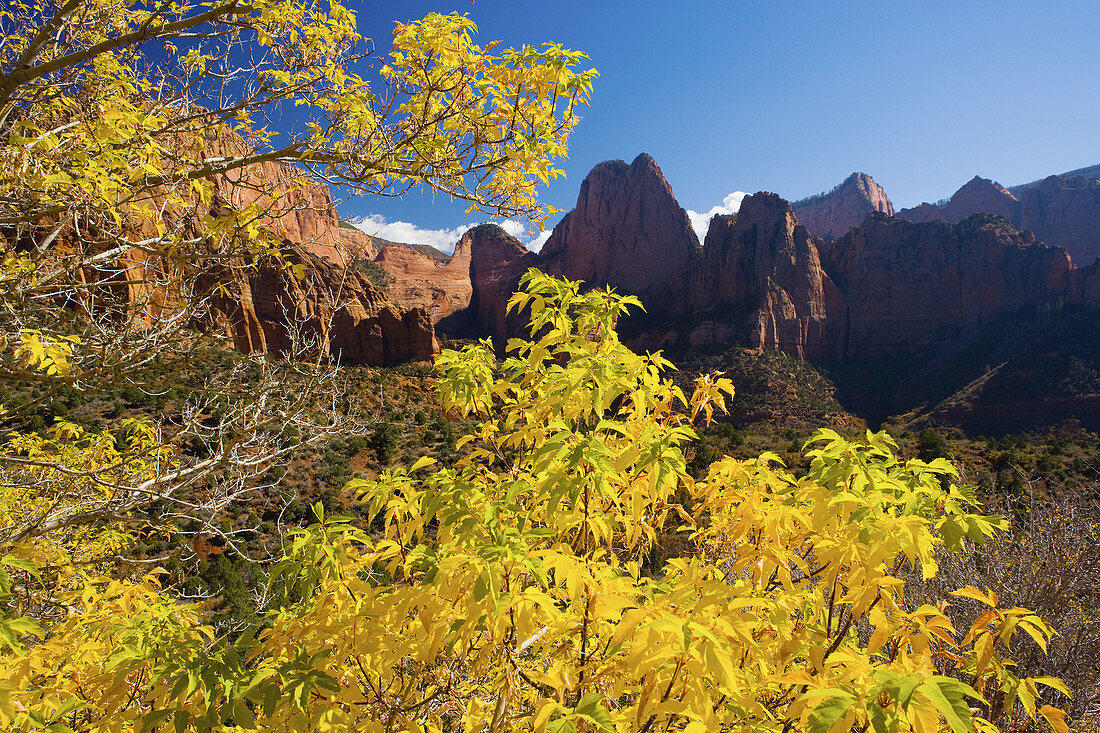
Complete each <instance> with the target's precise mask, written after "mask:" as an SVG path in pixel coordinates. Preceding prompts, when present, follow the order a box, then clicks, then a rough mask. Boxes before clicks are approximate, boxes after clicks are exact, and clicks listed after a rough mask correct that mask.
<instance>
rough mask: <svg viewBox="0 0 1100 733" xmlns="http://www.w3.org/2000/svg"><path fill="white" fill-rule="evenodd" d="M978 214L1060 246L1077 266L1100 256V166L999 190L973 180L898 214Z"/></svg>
mask: <svg viewBox="0 0 1100 733" xmlns="http://www.w3.org/2000/svg"><path fill="white" fill-rule="evenodd" d="M979 213H988V214H997V215H998V216H1002V217H1004V218H1005V219H1007V220H1008V221H1010V222H1011V223H1012V224H1013V225H1014V226H1017V227H1020V228H1022V229H1027V230H1029V231H1031V232H1033V233H1034V234H1035V236H1037V237H1038V238H1039V239H1040V240H1042V241H1043V242H1045V243H1047V244H1051V245H1058V246H1060V247H1065V248H1066V250H1067V251H1069V254H1070V256H1071V257H1072V258H1073V261H1074V262H1075V263H1076V264H1077V265H1079V266H1085V265H1090V264H1092V263H1093V262H1095V261H1096V259H1097V258H1098V257H1100V165H1095V166H1090V167H1088V168H1079V169H1077V170H1076V171H1070V172H1069V173H1064V174H1061V175H1056V176H1047V177H1046V178H1044V179H1043V180H1041V181H1033V182H1032V183H1027V184H1024V185H1022V186H1014V187H1012V188H1008V189H1006V188H1004V187H1003V186H1001V185H1000V184H998V183H996V182H994V181H991V180H989V179H986V178H981V177H979V176H974V178H972V179H971V180H970V181H969V182H968V183H966V185H964V186H963V187H962V188H960V189H959V190H958V191H956V192H955V193H954V194H953V195H952V196H951V198H950V199H949V200H947V201H946V202H938V203H935V204H927V203H925V204H921V205H920V206H915V207H913V208H911V209H902V210H901V211H899V212H898V216H900V217H902V218H904V219H909V220H910V221H916V222H925V221H934V220H937V219H939V220H943V221H947V222H948V223H951V224H954V223H957V222H959V221H962V220H963V219H965V218H966V217H968V216H971V215H973V214H979Z"/></svg>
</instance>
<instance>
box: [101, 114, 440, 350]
mask: <svg viewBox="0 0 1100 733" xmlns="http://www.w3.org/2000/svg"><path fill="white" fill-rule="evenodd" d="M246 151H247V143H246V141H244V140H243V139H242V138H241V137H240V136H239V135H237V134H236V133H234V132H231V131H226V132H223V133H220V134H215V133H210V134H209V135H208V136H207V138H206V139H205V141H204V145H203V151H202V152H203V153H204V154H205V155H206V156H208V157H229V156H236V155H240V154H242V153H244V152H246ZM212 181H213V184H214V185H213V200H212V202H211V204H210V210H211V211H216V210H217V209H219V208H221V207H225V206H226V205H232V206H235V207H244V206H248V205H250V204H252V203H258V205H259V206H260V209H261V210H262V211H263V212H264V213H263V214H262V215H261V217H260V218H259V220H258V222H257V223H258V224H259V225H260V226H261V227H262V228H264V229H266V230H268V231H271V232H273V233H275V234H276V236H278V237H280V238H281V239H282V246H281V249H282V251H283V253H284V256H285V257H286V259H287V261H288V263H290V264H296V265H304V266H305V275H304V277H303V278H302V279H301V280H300V281H295V280H294V279H293V278H292V277H290V276H289V274H288V273H287V272H286V271H284V270H281V269H277V268H271V267H259V268H249V267H244V266H243V265H245V264H246V263H244V262H237V263H231V264H221V265H216V266H215V267H216V269H215V270H208V271H204V272H201V273H197V281H198V284H199V288H200V290H202V289H205V290H206V291H207V292H210V293H213V295H212V296H211V298H210V302H211V305H212V309H211V312H210V313H209V314H207V317H208V318H209V321H210V323H211V325H213V326H214V327H216V328H217V329H219V330H222V331H224V332H226V333H227V334H228V335H229V336H230V338H231V339H232V341H233V343H234V344H235V345H236V346H237V348H239V349H240V350H242V351H244V352H248V353H251V352H272V353H283V354H285V353H287V352H288V349H289V348H290V344H291V341H292V335H294V334H296V335H298V336H301V337H303V338H305V343H307V344H309V345H310V349H307V351H308V352H309V353H311V355H312V356H315V355H317V354H318V352H319V353H320V354H321V355H324V356H326V357H330V358H333V359H339V360H340V361H341V362H343V363H349V364H373V365H382V364H395V363H399V362H403V361H409V360H417V361H419V360H429V359H432V358H433V357H434V356H435V354H437V353H438V351H439V345H438V342H437V340H436V337H435V330H434V327H433V325H432V321H431V319H430V317H429V316H428V314H427V313H426V312H425V311H423V310H422V309H416V308H411V309H410V308H402V307H400V306H397V305H395V304H394V303H392V302H390V301H389V300H388V299H387V298H386V297H385V296H384V295H383V294H382V293H381V292H379V291H378V289H376V288H375V287H374V286H373V285H372V284H371V283H370V281H369V280H368V279H367V278H366V277H364V276H363V275H361V274H359V273H357V272H353V271H351V270H349V269H348V266H349V265H350V264H352V263H353V262H355V261H356V260H357V259H361V258H373V257H374V256H375V255H376V254H377V252H376V250H375V247H374V243H373V241H372V240H371V238H370V237H368V236H367V235H365V234H363V233H362V232H359V231H357V230H351V229H348V228H346V226H341V222H340V218H339V216H338V214H337V213H336V209H335V206H334V205H333V201H332V196H331V193H330V191H329V189H328V186H326V185H324V184H321V183H318V182H316V181H314V180H312V179H310V178H308V177H307V176H305V175H304V174H303V173H302V171H300V170H298V169H295V168H293V167H291V166H286V165H281V164H276V163H261V164H257V165H253V166H249V167H247V168H243V169H240V170H237V171H233V172H230V173H226V174H219V175H216V176H213V177H212ZM261 192H263V193H261ZM156 196H157V193H156V192H153V194H152V198H153V199H155V198H156ZM196 213H197V214H199V215H201V213H202V212H201V211H199V212H196ZM170 216H172V215H171V214H170ZM147 234H148V233H147ZM114 267H115V268H116V269H117V268H123V269H126V270H127V271H128V272H129V273H130V275H131V276H129V277H127V278H126V280H127V281H128V283H129V284H128V292H127V293H126V294H125V297H126V299H127V302H128V303H129V304H130V307H131V308H133V309H134V310H135V312H136V313H137V317H139V318H144V319H151V318H154V317H155V314H156V311H157V310H160V309H163V308H166V307H169V306H170V305H171V302H172V300H173V296H172V295H171V294H170V293H165V292H157V291H156V290H157V287H159V286H151V285H149V284H148V283H151V282H153V283H155V282H166V280H165V278H164V277H163V276H156V275H155V276H152V277H147V276H146V275H145V273H151V272H153V271H154V270H156V268H158V267H159V265H158V264H157V263H155V262H151V261H149V260H148V258H147V257H146V256H145V255H143V254H142V253H141V252H137V251H135V252H132V253H130V254H129V255H128V256H127V258H126V261H125V262H123V261H121V260H120V261H119V262H117V263H115V265H114ZM99 275H101V274H97V273H94V272H89V273H85V276H86V277H97V276H99Z"/></svg>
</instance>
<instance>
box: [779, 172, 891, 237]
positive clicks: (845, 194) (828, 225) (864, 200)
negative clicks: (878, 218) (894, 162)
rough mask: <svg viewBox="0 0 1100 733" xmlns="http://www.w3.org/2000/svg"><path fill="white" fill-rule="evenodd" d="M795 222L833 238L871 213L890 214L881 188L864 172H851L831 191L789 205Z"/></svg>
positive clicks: (861, 221)
mask: <svg viewBox="0 0 1100 733" xmlns="http://www.w3.org/2000/svg"><path fill="white" fill-rule="evenodd" d="M791 208H792V209H793V210H794V213H795V216H797V217H798V221H799V223H801V224H802V225H803V226H805V227H806V228H807V229H809V230H810V232H811V233H812V234H814V235H816V236H818V237H823V238H824V239H836V238H837V237H839V236H841V235H843V234H846V233H847V232H848V230H849V229H852V228H853V227H856V226H859V225H860V224H862V223H863V220H864V219H866V218H867V215H868V214H870V213H871V212H875V211H877V212H881V213H883V214H893V213H894V205H893V204H892V203H890V199H889V197H887V195H886V192H885V191H883V190H882V186H880V185H878V184H877V183H875V179H873V178H871V177H870V176H869V175H867V174H866V173H853V174H852V175H850V176H848V178H847V179H845V181H844V182H843V183H841V184H840V185H839V186H837V187H836V188H834V189H833V190H832V191H830V192H828V193H825V194H821V195H819V196H813V197H811V198H808V199H803V200H802V201H797V202H795V203H794V204H792V205H791Z"/></svg>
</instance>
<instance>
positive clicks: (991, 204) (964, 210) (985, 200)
mask: <svg viewBox="0 0 1100 733" xmlns="http://www.w3.org/2000/svg"><path fill="white" fill-rule="evenodd" d="M977 213H988V214H996V215H997V216H1003V217H1004V218H1005V219H1007V220H1008V221H1010V222H1012V224H1013V225H1014V226H1019V225H1020V202H1019V201H1018V200H1017V199H1016V197H1015V196H1013V195H1012V193H1011V192H1009V190H1008V189H1007V188H1005V187H1004V186H1002V185H1001V184H999V183H997V182H996V181H991V180H989V179H988V178H982V177H981V176H974V177H973V178H971V179H970V180H969V181H968V182H967V183H966V184H965V185H963V187H962V188H960V189H959V190H958V191H956V192H955V193H954V194H953V195H952V196H951V200H950V201H948V202H947V205H946V206H945V207H944V216H945V218H946V219H947V221H949V222H951V223H952V224H954V223H956V222H959V221H962V220H963V219H965V218H967V217H968V216H971V215H972V214H977Z"/></svg>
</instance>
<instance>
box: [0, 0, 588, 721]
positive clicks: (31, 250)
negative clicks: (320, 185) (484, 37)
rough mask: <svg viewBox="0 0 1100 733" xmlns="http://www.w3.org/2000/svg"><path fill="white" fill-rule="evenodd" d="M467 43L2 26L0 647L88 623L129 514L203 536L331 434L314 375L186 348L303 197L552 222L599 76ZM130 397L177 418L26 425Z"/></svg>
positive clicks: (318, 24)
mask: <svg viewBox="0 0 1100 733" xmlns="http://www.w3.org/2000/svg"><path fill="white" fill-rule="evenodd" d="M475 31H476V28H475V26H474V24H473V22H472V21H470V20H469V19H468V18H466V17H464V16H460V15H438V14H432V15H429V16H427V17H426V18H424V19H423V20H420V21H417V22H413V23H407V24H397V25H396V26H395V30H394V35H393V39H392V43H391V42H389V41H387V42H386V43H384V44H380V45H379V46H378V47H376V46H375V44H374V42H373V41H372V40H371V39H368V38H363V37H362V36H360V34H359V33H358V32H357V31H356V23H355V15H354V13H353V12H351V11H350V10H348V9H347V8H345V7H343V6H342V5H340V4H339V3H338V2H320V3H312V2H302V1H301V0H274V1H268V0H264V1H263V2H243V1H239V0H212V1H210V2H190V1H186V0H185V1H182V2H170V1H165V2H139V1H138V0H59V1H57V2H54V1H51V0H29V1H28V2H12V3H7V4H5V5H4V6H3V7H2V8H0V311H2V316H0V387H2V388H3V390H4V394H5V395H6V396H7V397H6V398H3V399H0V403H3V404H0V427H2V428H3V432H4V437H3V438H0V441H2V447H0V558H2V559H0V563H2V565H0V568H7V570H6V571H3V572H0V595H2V596H3V597H4V598H5V600H4V601H3V608H2V609H0V616H2V617H3V619H6V620H5V621H0V626H2V627H3V630H2V632H0V633H2V634H3V637H4V639H5V640H6V641H7V642H8V643H9V644H12V645H14V646H18V645H19V643H20V642H19V641H18V638H19V634H20V632H19V629H23V630H25V628H26V627H24V626H20V625H19V624H15V625H14V626H12V625H4V624H9V622H11V619H13V618H15V617H36V618H38V619H39V620H40V621H41V620H46V621H56V620H58V619H63V618H64V617H65V615H66V614H67V613H69V612H70V611H71V610H72V609H73V608H74V607H76V606H80V605H82V606H87V605H88V604H89V603H91V600H90V597H83V598H82V597H81V596H80V595H79V592H80V590H81V588H85V587H91V586H92V585H94V582H93V580H91V579H92V578H95V577H98V576H97V575H96V573H99V572H105V571H106V570H107V569H109V566H105V565H103V564H101V563H97V561H98V560H102V559H103V558H104V557H111V556H114V555H117V554H119V553H120V552H121V551H122V549H123V548H124V547H125V546H126V544H127V543H128V542H130V541H131V539H130V534H129V530H130V529H131V528H132V527H133V522H134V521H135V513H137V512H140V511H147V510H148V508H149V506H150V505H153V504H155V506H156V507H157V511H158V512H163V514H164V516H165V518H166V519H171V518H172V516H173V515H181V514H182V515H187V516H192V517H196V518H198V519H201V520H203V521H205V522H207V523H208V526H211V527H213V526H216V523H215V522H213V521H212V514H213V513H214V512H216V511H217V510H219V509H220V508H221V507H223V506H224V505H225V504H226V502H228V501H230V500H232V499H234V498H239V497H240V496H242V493H243V492H247V491H248V490H249V489H251V488H254V487H255V485H256V484H255V480H256V477H257V476H259V475H261V474H263V473H264V472H265V471H266V470H267V468H268V467H269V466H270V465H272V463H273V462H275V461H278V460H281V459H282V458H284V457H285V456H286V455H287V452H288V451H289V450H290V449H291V448H292V447H293V446H294V445H295V444H298V443H300V442H301V441H308V440H311V439H316V438H317V437H318V436H324V435H330V434H332V433H333V432H335V431H338V430H340V429H341V427H342V426H341V422H340V421H341V420H343V419H345V418H344V413H345V412H346V406H345V405H341V404H331V398H330V397H329V394H330V393H331V392H332V391H333V389H332V387H333V385H334V380H335V374H334V372H333V371H332V370H331V369H330V368H328V366H327V365H325V364H322V363H320V362H319V361H318V360H316V359H314V360H313V361H312V362H309V361H303V362H299V363H295V364H291V365H289V366H280V367H278V368H276V367H275V366H273V365H272V363H270V362H269V361H267V360H265V359H263V358H262V357H251V358H244V357H241V358H239V359H227V358H226V357H225V356H224V354H223V353H221V352H219V351H218V349H217V348H215V347H216V344H212V341H211V339H210V338H209V337H208V336H207V335H204V334H203V333H202V328H201V327H202V326H204V324H208V323H209V319H210V313H209V308H210V303H211V297H210V296H211V295H212V294H214V293H216V292H218V289H219V288H221V287H223V286H224V284H225V283H226V282H227V281H232V280H233V278H235V277H240V276H241V275H242V272H241V271H242V269H245V268H250V267H253V266H256V265H257V264H259V263H265V264H266V265H267V266H274V267H280V266H281V267H285V268H286V269H287V270H288V271H287V273H286V274H287V277H295V276H299V275H300V274H301V273H300V272H297V271H296V270H295V269H294V268H292V267H290V266H289V265H288V264H285V263H282V260H281V244H282V241H281V237H280V236H279V235H278V227H279V219H280V217H281V216H282V215H284V214H287V213H291V214H292V213H293V212H294V210H295V208H296V207H301V206H308V205H310V203H309V201H310V198H309V195H308V194H309V187H310V186H313V185H315V183H316V181H317V180H318V179H321V180H324V181H327V182H334V183H342V184H345V185H348V186H351V187H354V189H355V190H357V191H358V192H359V193H363V194H371V195H383V196H394V195H401V194H402V193H403V192H405V191H406V190H407V189H408V188H409V187H411V186H414V185H426V186H429V187H432V188H434V189H435V190H437V191H439V192H441V193H444V194H447V195H452V196H456V197H460V198H463V199H465V200H467V201H468V202H470V206H471V207H472V208H476V209H481V210H484V211H490V212H494V213H500V214H503V215H507V216H512V215H519V214H522V215H529V216H532V217H534V218H535V219H536V220H539V219H540V218H541V217H543V216H545V214H546V213H547V210H546V208H545V207H542V206H540V205H539V203H538V202H537V198H536V186H537V184H538V183H539V182H544V181H547V180H549V179H550V178H551V177H554V176H557V175H560V171H559V170H558V169H557V168H555V165H554V160H555V159H556V158H557V157H559V156H561V155H563V154H564V152H565V149H566V148H565V146H566V142H567V139H568V135H569V133H570V131H571V130H572V128H573V126H574V125H575V124H576V122H577V120H578V117H577V115H576V111H577V107H578V106H579V105H582V104H585V103H586V102H587V100H588V95H589V91H590V85H591V81H592V78H593V76H594V74H595V72H594V71H578V70H577V66H578V64H579V63H580V62H581V60H582V58H583V54H580V53H576V52H572V51H569V50H566V49H563V48H561V47H559V46H556V45H554V44H547V45H544V46H541V47H538V48H532V47H527V46H524V47H520V48H514V49H513V48H505V47H503V46H500V45H498V44H495V43H490V44H488V45H486V46H481V45H478V44H477V43H476V42H475V40H474V33H475ZM281 263H282V264H281ZM300 351H301V354H302V355H305V356H308V355H311V354H313V353H314V351H315V349H313V348H312V347H311V344H310V343H308V340H304V341H302V342H301V349H300ZM291 356H295V354H291ZM123 389H125V390H130V391H131V393H133V392H134V391H135V390H136V393H138V394H144V395H146V396H150V397H152V398H157V399H162V400H165V399H166V400H170V401H171V402H172V406H173V408H174V412H173V417H172V419H171V420H157V419H154V418H152V417H146V418H143V419H135V420H128V421H124V422H123V421H119V420H111V419H108V420H107V421H106V422H105V423H103V424H94V425H93V424H84V425H82V424H80V423H79V421H77V420H67V421H58V422H57V423H56V424H47V425H42V424H41V415H42V414H43V413H45V414H47V416H51V412H52V409H51V407H50V405H51V403H53V402H54V401H55V400H56V398H57V397H58V396H59V395H62V396H64V395H68V396H71V397H73V398H74V399H75V400H77V401H81V400H84V401H86V400H88V399H90V398H92V397H94V396H96V395H98V394H102V393H104V391H105V390H123ZM326 402H327V403H326ZM326 408H327V409H326ZM318 415H320V416H321V417H320V418H318V417H317V416H318ZM326 416H327V419H326ZM146 520H147V517H146ZM146 520H143V521H146ZM9 571H10V572H9ZM13 581H15V582H16V584H15V586H11V583H12V582H13ZM88 592H90V591H88ZM72 593H78V595H77V596H75V597H74V596H73V595H71V594H72ZM11 623H14V622H11ZM20 623H22V622H20ZM27 623H29V622H27ZM0 710H7V713H10V712H11V708H5V703H4V698H3V697H2V695H0Z"/></svg>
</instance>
